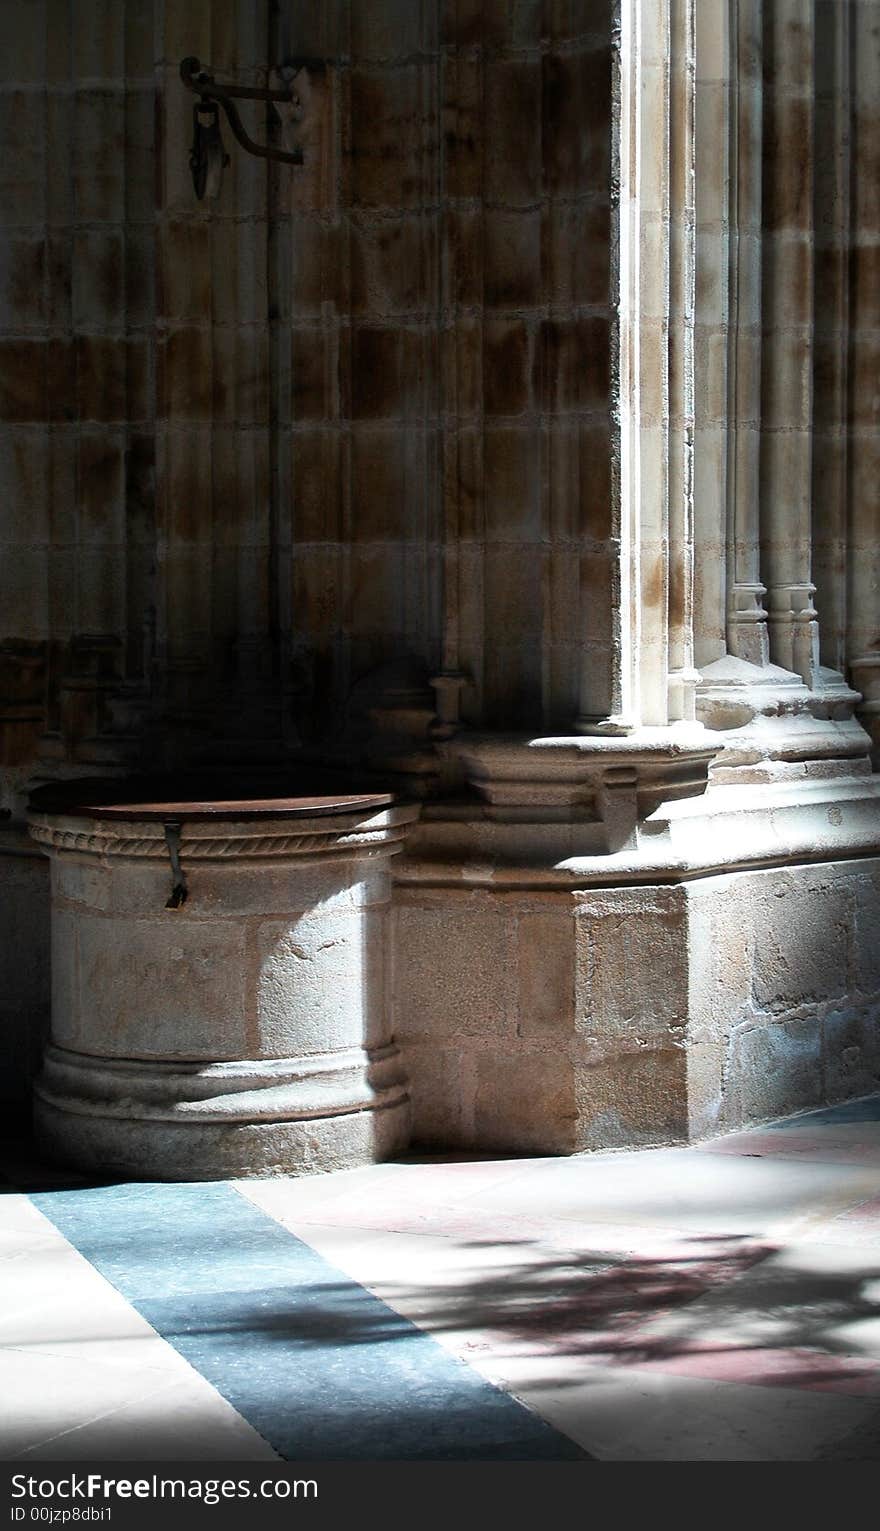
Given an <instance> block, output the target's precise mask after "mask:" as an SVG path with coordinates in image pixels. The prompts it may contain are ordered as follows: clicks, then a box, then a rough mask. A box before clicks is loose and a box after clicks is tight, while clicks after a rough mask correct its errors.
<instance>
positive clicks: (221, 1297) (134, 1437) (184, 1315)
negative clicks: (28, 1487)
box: [0, 1096, 880, 1462]
mask: <svg viewBox="0 0 880 1531" xmlns="http://www.w3.org/2000/svg"><path fill="white" fill-rule="evenodd" d="M3 1164H4V1171H5V1180H6V1184H5V1190H6V1194H5V1195H4V1196H2V1197H0V1277H2V1287H3V1296H2V1303H0V1346H2V1350H0V1356H2V1359H0V1366H2V1372H3V1379H2V1382H0V1396H2V1398H3V1400H4V1404H3V1408H2V1410H0V1457H2V1458H4V1459H6V1460H22V1461H26V1460H38V1459H40V1460H44V1459H55V1460H80V1461H83V1460H87V1459H89V1458H100V1459H102V1460H105V1459H108V1458H111V1459H112V1458H115V1459H127V1460H150V1461H159V1462H161V1461H174V1460H189V1461H196V1460H224V1461H248V1460H250V1461H253V1462H256V1461H259V1460H264V1461H270V1460H277V1459H278V1458H282V1459H285V1460H291V1461H297V1460H308V1461H313V1462H314V1461H319V1460H337V1461H338V1460H343V1459H356V1460H369V1461H373V1460H383V1459H392V1460H403V1459H417V1460H418V1459H421V1460H429V1459H430V1460H461V1459H469V1460H486V1461H489V1460H495V1461H498V1460H502V1461H504V1460H507V1461H510V1460H542V1461H562V1460H573V1459H574V1460H578V1459H579V1460H583V1461H589V1460H590V1459H598V1460H608V1461H729V1460H740V1461H806V1460H810V1461H822V1460H826V1461H851V1460H877V1459H878V1458H880V1096H877V1097H871V1098H869V1099H866V1100H863V1101H860V1102H853V1103H850V1104H848V1105H843V1106H838V1107H833V1108H828V1109H826V1110H823V1111H819V1112H812V1113H807V1114H804V1115H801V1116H798V1117H793V1118H789V1119H788V1120H786V1121H785V1122H780V1123H776V1124H773V1125H771V1126H769V1127H762V1128H760V1129H757V1130H755V1131H751V1132H745V1133H739V1134H735V1135H733V1136H729V1137H726V1138H723V1139H717V1140H715V1141H712V1142H708V1143H704V1144H701V1145H699V1146H698V1147H694V1148H657V1149H648V1150H643V1151H639V1152H633V1153H614V1154H594V1155H585V1156H579V1157H576V1158H572V1159H504V1158H499V1159H487V1158H473V1159H462V1158H454V1159H436V1158H435V1159H421V1160H407V1161H403V1162H396V1163H391V1164H384V1165H376V1166H373V1167H371V1168H367V1169H360V1170H352V1171H345V1172H340V1173H337V1174H333V1175H325V1176H320V1177H316V1178H313V1179H309V1180H262V1181H238V1182H234V1183H231V1184H199V1183H194V1184H191V1185H176V1186H160V1185H148V1184H136V1185H132V1184H129V1185H121V1184H118V1183H108V1184H94V1183H91V1182H89V1183H85V1182H79V1181H78V1180H77V1179H76V1177H74V1176H72V1175H59V1174H57V1173H56V1172H53V1171H52V1170H50V1169H47V1167H46V1166H42V1165H40V1164H39V1162H38V1161H37V1159H36V1158H35V1156H34V1155H33V1153H32V1152H31V1151H29V1150H28V1148H27V1146H26V1145H14V1144H9V1145H6V1153H5V1157H4V1160H3Z"/></svg>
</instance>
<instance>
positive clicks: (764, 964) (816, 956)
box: [754, 873, 851, 1012]
mask: <svg viewBox="0 0 880 1531" xmlns="http://www.w3.org/2000/svg"><path fill="white" fill-rule="evenodd" d="M811 883H812V886H811V885H810V884H811ZM768 884H769V885H768ZM768 884H765V885H764V887H762V888H761V890H760V892H759V895H758V900H757V907H756V908H755V913H754V925H755V958H754V962H755V967H754V999H755V1003H756V1005H757V1006H758V1008H759V1009H761V1010H769V1011H777V1012H778V1011H784V1010H793V1009H795V1008H796V1007H797V1006H798V1005H801V1004H805V1003H811V1002H816V1001H818V1000H830V999H834V998H835V997H837V996H838V995H841V994H845V993H846V971H847V940H848V937H847V931H848V927H849V924H850V920H851V905H850V903H849V900H848V898H847V895H846V890H845V887H844V888H842V887H840V886H839V885H836V884H835V883H834V882H833V881H831V880H830V879H829V880H826V881H824V882H823V881H821V874H818V875H817V874H816V873H802V874H801V875H800V876H799V877H798V878H797V879H795V878H793V877H791V876H790V875H789V876H780V875H779V874H777V875H776V876H773V877H771V878H769V879H768Z"/></svg>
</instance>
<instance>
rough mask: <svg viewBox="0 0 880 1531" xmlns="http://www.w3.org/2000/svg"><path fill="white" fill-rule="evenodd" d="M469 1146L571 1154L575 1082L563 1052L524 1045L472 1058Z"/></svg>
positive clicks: (573, 1129)
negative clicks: (473, 1079)
mask: <svg viewBox="0 0 880 1531" xmlns="http://www.w3.org/2000/svg"><path fill="white" fill-rule="evenodd" d="M475 1070H476V1090H475V1095H474V1128H473V1132H474V1137H473V1141H474V1144H475V1145H477V1146H479V1147H480V1148H481V1149H498V1150H500V1151H504V1152H505V1153H540V1154H547V1153H571V1152H572V1150H573V1149H574V1148H575V1146H576V1142H577V1136H576V1120H577V1115H576V1105H575V1085H574V1075H573V1071H572V1066H571V1063H570V1062H569V1060H568V1058H567V1057H565V1055H564V1054H559V1053H557V1054H555V1055H552V1056H551V1055H548V1054H547V1053H546V1052H536V1051H526V1050H525V1049H522V1050H520V1049H517V1050H516V1051H513V1050H511V1049H507V1050H505V1053H504V1055H503V1056H499V1055H498V1054H497V1053H495V1052H488V1051H487V1052H481V1053H480V1055H479V1056H478V1057H477V1058H476V1060H475Z"/></svg>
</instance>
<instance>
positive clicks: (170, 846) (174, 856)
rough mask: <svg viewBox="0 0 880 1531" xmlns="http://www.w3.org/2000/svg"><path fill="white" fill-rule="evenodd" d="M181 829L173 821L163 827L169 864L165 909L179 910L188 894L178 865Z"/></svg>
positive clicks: (183, 874)
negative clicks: (169, 876) (169, 893)
mask: <svg viewBox="0 0 880 1531" xmlns="http://www.w3.org/2000/svg"><path fill="white" fill-rule="evenodd" d="M181 829H182V826H181V824H180V823H178V822H177V821H175V820H170V821H169V822H168V823H167V824H166V825H165V847H166V849H167V851H168V860H169V861H170V862H171V895H170V897H169V898H168V900H167V902H166V904H165V908H166V909H180V908H181V906H182V905H183V904H185V903H186V900H187V894H188V892H189V889H188V888H187V886H186V873H185V872H184V870H183V867H182V866H181V864H180V837H181Z"/></svg>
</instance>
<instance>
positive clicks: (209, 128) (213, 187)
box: [180, 58, 308, 201]
mask: <svg viewBox="0 0 880 1531" xmlns="http://www.w3.org/2000/svg"><path fill="white" fill-rule="evenodd" d="M299 73H300V69H299V67H298V66H296V65H285V66H284V67H283V68H282V69H280V70H278V71H273V74H275V76H276V78H278V79H279V80H282V81H283V82H284V85H283V88H282V89H278V90H271V89H259V88H256V87H253V86H249V85H221V84H219V83H218V81H217V80H215V79H214V76H213V75H212V74H208V73H207V72H206V71H205V70H204V69H202V66H201V64H200V62H199V60H198V59H197V58H185V59H184V60H183V62H182V64H181V66H180V78H181V79H182V81H183V83H184V85H185V86H186V87H187V89H188V90H191V91H193V92H194V93H195V94H196V95H197V96H198V97H199V99H198V101H197V102H196V104H195V106H194V107H193V141H192V149H191V150H190V156H189V167H190V170H191V171H192V178H193V186H194V187H195V193H196V196H197V197H198V198H199V200H200V201H201V200H202V198H203V197H216V196H218V195H219V192H220V183H221V179H222V176H223V170H224V167H225V166H226V165H228V164H229V155H228V154H227V153H226V150H225V148H224V146H223V139H222V137H221V136H220V108H221V107H222V108H223V111H224V112H225V114H226V120H227V122H228V123H229V126H230V127H231V129H232V131H233V133H234V135H235V137H236V139H237V140H238V142H239V143H240V144H241V147H242V148H243V149H246V150H247V152H248V154H256V155H259V157H260V158H261V159H268V160H277V161H278V162H279V163H280V164H282V165H301V164H302V163H303V152H302V149H300V148H293V149H278V148H276V147H275V146H274V144H258V143H256V142H255V141H254V139H253V138H251V137H250V134H249V133H247V132H246V131H245V128H244V124H243V123H242V120H241V117H240V116H239V114H238V108H237V107H236V105H235V101H236V100H244V101H271V102H273V103H283V104H284V105H286V106H287V107H288V108H289V110H288V111H287V112H284V113H281V112H278V115H279V116H280V117H282V119H287V120H288V121H295V122H297V121H301V120H302V117H303V115H304V111H305V106H304V102H303V99H302V95H301V93H300V90H299V88H298V85H297V75H298V74H299ZM307 78H308V77H307V76H306V79H307ZM275 109H276V111H278V105H277V104H276V107H275Z"/></svg>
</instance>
